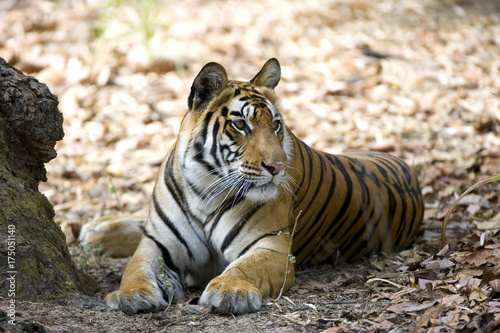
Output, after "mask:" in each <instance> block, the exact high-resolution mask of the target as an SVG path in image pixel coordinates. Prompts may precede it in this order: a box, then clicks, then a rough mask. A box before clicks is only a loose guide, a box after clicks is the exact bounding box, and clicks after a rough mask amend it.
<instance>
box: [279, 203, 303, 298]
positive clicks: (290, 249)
mask: <svg viewBox="0 0 500 333" xmlns="http://www.w3.org/2000/svg"><path fill="white" fill-rule="evenodd" d="M300 214H302V211H300V212H299V213H298V214H297V217H296V218H295V223H294V224H293V230H292V234H291V235H290V246H289V247H288V254H287V257H286V258H287V261H286V269H285V279H284V280H283V285H282V286H281V290H280V293H279V295H278V297H276V300H279V299H280V298H281V296H282V295H283V292H284V291H285V286H286V281H287V279H288V273H289V268H290V255H291V254H292V245H293V235H295V227H297V221H298V220H299V217H300Z"/></svg>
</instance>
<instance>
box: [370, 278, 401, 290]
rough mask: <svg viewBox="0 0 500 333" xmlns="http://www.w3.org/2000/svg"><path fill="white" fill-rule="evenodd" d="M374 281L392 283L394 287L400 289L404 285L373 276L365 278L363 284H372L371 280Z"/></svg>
mask: <svg viewBox="0 0 500 333" xmlns="http://www.w3.org/2000/svg"><path fill="white" fill-rule="evenodd" d="M375 281H381V282H385V283H388V284H392V285H393V286H394V287H397V288H400V289H402V288H404V286H402V285H400V284H397V283H395V282H392V281H390V280H386V279H381V278H373V279H370V280H367V281H366V282H365V284H372V283H373V282H375Z"/></svg>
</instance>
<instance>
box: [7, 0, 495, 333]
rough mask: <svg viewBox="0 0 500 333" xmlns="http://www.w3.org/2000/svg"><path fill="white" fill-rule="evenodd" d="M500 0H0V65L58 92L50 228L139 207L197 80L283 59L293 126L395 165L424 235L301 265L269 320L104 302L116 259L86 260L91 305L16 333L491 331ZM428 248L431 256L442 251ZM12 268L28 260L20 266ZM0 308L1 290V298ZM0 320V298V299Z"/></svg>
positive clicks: (333, 146) (65, 303)
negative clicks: (413, 191) (400, 244)
mask: <svg viewBox="0 0 500 333" xmlns="http://www.w3.org/2000/svg"><path fill="white" fill-rule="evenodd" d="M499 55H500V3H499V2H498V1H496V0H482V1H472V0H470V1H469V0H423V1H412V0H399V1H398V0H376V1H371V0H335V1H334V0H326V1H315V0H307V1H295V2H288V1H284V0H277V1H272V2H269V1H265V0H249V1H244V2H243V1H237V0H226V1H222V0H220V1H216V0H209V1H202V0H187V1H182V2H174V1H151V0H129V1H119V0H107V1H97V0H86V1H84V0H64V1H49V0H5V1H0V57H3V58H5V59H6V60H7V61H8V62H10V63H11V64H12V65H13V66H15V67H17V68H19V69H20V70H22V71H24V72H25V73H26V74H28V75H32V76H34V77H36V78H37V79H38V80H39V81H41V82H44V83H46V84H47V85H48V87H49V88H50V90H51V91H52V92H53V93H54V94H56V95H57V96H58V98H59V101H60V105H59V108H60V110H61V112H63V114H64V118H65V121H64V129H65V133H66V135H65V138H64V140H63V141H61V142H59V143H58V144H57V147H56V148H57V151H58V157H57V158H56V159H54V160H53V161H51V162H50V163H49V164H48V165H47V171H48V182H47V183H44V184H41V185H40V190H41V191H42V193H44V194H45V195H46V196H47V197H48V198H49V200H50V201H51V202H52V204H53V205H54V208H55V211H56V223H58V224H60V225H61V226H62V227H63V228H64V227H65V226H67V225H68V224H73V225H82V224H84V223H87V222H89V221H91V220H92V219H93V218H95V217H100V216H106V215H110V214H116V213H134V214H135V213H137V214H139V213H144V212H145V211H147V207H148V203H149V199H150V196H151V191H152V188H153V185H154V181H155V177H156V172H157V170H158V166H159V163H160V162H161V160H162V159H163V158H164V156H165V154H166V151H167V150H168V148H169V146H170V145H171V144H172V142H174V140H175V137H176V134H177V131H178V128H179V123H180V119H181V117H182V116H183V114H184V112H185V110H186V101H187V96H188V94H189V88H190V85H191V82H192V80H193V79H194V77H195V75H196V74H197V72H198V71H199V70H200V69H201V67H202V66H203V65H204V64H205V63H206V62H209V61H216V62H219V63H221V64H222V65H224V66H225V68H226V70H227V72H228V75H229V77H230V78H233V79H250V78H252V77H253V76H254V74H255V73H256V72H257V71H258V69H259V68H260V67H261V66H262V65H263V63H264V62H265V61H266V60H267V59H268V58H271V57H276V58H278V59H279V61H280V63H281V66H282V81H281V83H280V84H279V86H278V87H277V92H278V94H279V95H281V96H282V97H281V106H282V110H283V113H284V115H285V119H286V123H287V125H288V126H289V127H290V128H291V129H292V130H293V131H294V133H296V134H297V135H298V136H299V137H300V138H302V139H304V140H305V141H306V142H307V143H308V144H310V145H312V146H314V147H316V148H319V149H323V150H326V151H329V152H331V153H340V152H343V151H348V150H359V149H364V150H376V151H384V152H388V153H391V154H395V155H398V156H400V157H402V158H404V159H405V160H406V161H408V163H410V164H411V165H412V166H413V167H414V168H415V170H416V171H417V173H418V175H419V179H420V181H421V185H422V190H423V193H424V195H425V199H426V214H425V217H424V225H423V227H422V230H421V233H420V234H419V237H418V239H417V240H416V242H415V244H414V245H413V246H412V248H411V249H410V250H407V251H404V252H402V253H399V254H393V255H387V256H384V255H381V256H379V257H376V258H375V257H374V258H368V259H363V260H360V261H358V262H355V263H352V264H348V265H339V266H335V267H333V266H321V267H316V268H310V269H308V270H307V271H299V272H298V273H297V283H296V285H295V287H294V288H293V289H292V290H291V291H289V292H287V293H286V294H285V295H284V296H283V297H281V298H280V299H279V300H267V301H266V302H265V305H264V306H263V308H262V310H261V311H259V312H257V313H253V314H249V315H241V316H231V315H225V316H221V315H215V314H211V313H206V312H205V311H204V310H203V309H202V308H200V307H199V306H197V305H196V298H195V297H196V296H197V295H198V296H199V294H200V291H199V290H190V291H189V292H188V294H187V295H186V300H184V301H181V302H179V303H177V304H173V305H172V306H171V307H170V308H169V309H167V310H166V311H162V312H158V313H150V314H138V315H134V316H128V315H125V314H123V313H120V312H117V311H112V310H110V309H109V308H107V307H106V306H105V304H104V303H103V297H104V296H105V295H106V293H107V292H109V291H111V290H114V289H116V288H117V287H118V285H119V281H120V277H121V274H122V272H123V270H124V268H125V265H126V259H112V258H104V257H99V256H95V255H94V254H93V253H90V254H89V253H88V252H85V251H84V250H83V249H82V248H81V247H80V246H79V245H78V244H76V243H74V242H73V239H71V235H69V234H68V243H69V247H70V251H71V253H72V255H73V257H74V260H75V264H77V265H79V267H81V269H84V270H86V271H87V272H88V273H89V274H91V275H93V276H94V277H96V279H97V280H98V281H99V283H100V285H101V291H100V292H99V293H98V294H97V295H94V296H79V297H77V298H75V299H72V300H51V301H47V302H43V303H31V302H21V304H20V305H19V312H18V313H17V318H16V319H17V321H18V324H17V325H16V327H15V328H14V327H12V326H7V325H6V323H5V317H2V313H1V312H0V331H8V332H9V331H16V332H20V331H27V332H43V331H46V332H184V331H188V330H189V331H199V332H221V331H227V332H235V331H239V332H255V331H265V332H301V331H306V332H329V333H332V332H493V331H495V330H498V327H499V326H500V301H499V299H498V298H499V295H500V240H499V228H500V214H499V211H500V208H499V202H500V196H499V193H500V182H492V183H488V184H485V185H483V186H481V187H480V188H478V189H477V190H475V191H473V192H472V193H471V194H470V195H468V196H467V197H465V198H464V199H463V200H462V201H461V203H460V205H459V206H458V207H457V209H456V210H455V211H454V213H453V214H452V215H451V219H450V222H449V223H448V228H447V240H448V243H449V244H450V246H448V247H447V248H445V249H443V250H441V247H440V245H439V236H440V230H441V225H442V223H443V219H444V216H445V214H446V212H447V211H448V209H449V208H450V207H451V205H452V203H453V202H454V200H455V199H456V198H457V197H458V195H460V194H461V193H463V192H464V191H465V190H466V189H467V188H468V187H470V186H471V185H473V184H474V183H476V182H477V181H479V180H481V179H485V178H487V177H491V176H494V175H496V174H498V173H500V111H499V106H500V99H499V98H498V96H499V94H500V57H499ZM440 250H441V251H440ZM20 260H22V258H20ZM3 298H4V296H2V295H0V305H1V304H3V303H2V301H3ZM0 308H2V306H0Z"/></svg>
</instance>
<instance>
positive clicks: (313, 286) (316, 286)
mask: <svg viewBox="0 0 500 333" xmlns="http://www.w3.org/2000/svg"><path fill="white" fill-rule="evenodd" d="M325 288H328V285H327V284H324V283H320V282H316V281H306V282H302V283H301V284H300V286H299V289H305V290H309V291H312V290H323V289H325Z"/></svg>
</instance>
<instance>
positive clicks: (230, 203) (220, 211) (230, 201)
mask: <svg viewBox="0 0 500 333" xmlns="http://www.w3.org/2000/svg"><path fill="white" fill-rule="evenodd" d="M244 199H245V197H244V196H239V197H238V198H234V196H233V197H231V198H227V199H226V201H225V202H224V203H223V204H222V205H221V206H220V207H219V208H217V209H216V210H215V211H214V212H213V213H212V214H210V215H209V216H208V217H207V219H206V222H205V224H207V223H208V222H209V221H212V220H213V221H214V222H213V223H212V226H211V227H210V232H209V233H208V237H207V239H212V235H213V233H214V230H215V228H216V227H217V224H218V223H219V221H220V219H221V217H222V215H224V214H225V213H226V212H227V211H228V210H230V209H232V208H233V207H236V206H237V205H238V204H239V203H240V202H241V201H242V200H244Z"/></svg>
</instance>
